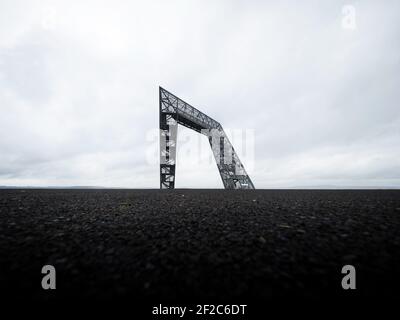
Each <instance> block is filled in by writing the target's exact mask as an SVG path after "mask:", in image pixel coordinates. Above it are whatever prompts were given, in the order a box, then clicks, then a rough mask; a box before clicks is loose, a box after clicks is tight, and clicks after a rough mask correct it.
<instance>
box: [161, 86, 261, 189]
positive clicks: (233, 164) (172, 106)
mask: <svg viewBox="0 0 400 320" xmlns="http://www.w3.org/2000/svg"><path fill="white" fill-rule="evenodd" d="M159 104H160V189H174V188H175V166H176V139H177V133H178V124H181V125H183V126H185V127H188V128H190V129H193V130H195V131H197V132H199V133H201V134H204V135H206V136H207V137H208V141H209V142H210V146H211V149H212V151H213V154H214V157H215V161H216V162H217V167H218V170H219V173H220V175H221V179H222V182H223V184H224V187H225V189H254V185H253V183H252V182H251V179H250V177H249V176H248V175H247V173H246V170H245V169H244V167H243V165H242V163H241V162H240V159H239V157H238V156H237V154H236V152H235V150H234V148H233V146H232V145H231V143H230V141H229V139H228V137H227V136H226V134H225V132H224V130H223V128H222V126H221V124H220V123H219V122H217V121H215V120H214V119H212V118H210V117H209V116H207V115H205V114H204V113H202V112H200V111H199V110H197V109H196V108H194V107H192V106H191V105H189V104H187V103H186V102H185V101H183V100H181V99H179V98H178V97H176V96H175V95H173V94H172V93H170V92H168V91H167V90H165V89H163V88H161V87H160V88H159Z"/></svg>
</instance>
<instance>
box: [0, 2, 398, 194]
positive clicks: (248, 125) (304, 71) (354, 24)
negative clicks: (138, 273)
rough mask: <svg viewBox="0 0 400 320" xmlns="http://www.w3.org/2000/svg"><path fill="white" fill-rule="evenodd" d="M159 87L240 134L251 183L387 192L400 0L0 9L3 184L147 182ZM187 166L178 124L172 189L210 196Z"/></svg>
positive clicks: (154, 167) (197, 150)
mask: <svg viewBox="0 0 400 320" xmlns="http://www.w3.org/2000/svg"><path fill="white" fill-rule="evenodd" d="M348 5H350V7H348ZM346 6H347V7H346ZM159 85H161V86H163V87H164V88H166V89H168V90H169V91H171V92H173V93H174V94H176V95H177V96H179V97H181V98H182V99H184V100H185V101H187V102H189V103H191V104H192V105H193V106H195V107H197V108H199V109H200V110H202V111H203V112H205V113H207V114H208V115H210V116H211V117H213V118H215V119H216V120H217V121H219V122H220V123H221V124H222V125H223V126H224V128H226V129H227V131H229V130H228V129H231V130H233V131H234V130H237V131H238V130H239V132H240V130H243V132H247V140H246V141H247V144H248V146H247V149H246V150H247V151H246V150H240V149H241V148H239V147H237V146H235V143H234V142H233V144H234V146H235V147H236V148H237V149H238V153H239V156H240V158H241V159H242V162H243V163H244V165H245V167H246V169H247V171H248V173H249V174H250V176H251V178H252V180H253V182H254V185H255V187H256V188H274V187H279V188H284V187H296V186H343V187H346V186H364V187H368V186H396V187H400V104H399V100H400V99H399V98H400V2H399V1H378V0H375V1H366V0H363V1H353V2H344V1H301V3H300V1H274V2H272V1H234V0H230V1H204V0H202V1H191V0H182V1H173V0H168V1H116V0H112V1H99V0H96V1H70V0H69V1H53V0H52V1H15V0H12V1H11V0H10V1H5V0H2V1H1V2H0V111H1V112H0V185H19V186H25V185H35V186H61V185H66V186H71V185H73V186H76V185H85V186H105V187H131V188H158V187H159V167H158V166H159V162H158V161H159V160H158V133H157V128H158V121H159V116H158V86H159ZM249 137H250V138H249ZM194 145H195V147H193V146H194ZM249 150H250V151H249ZM200 158H201V159H205V158H207V159H212V158H211V150H210V148H209V147H208V146H207V139H206V137H205V136H200V135H198V134H197V133H195V132H192V131H190V130H188V129H186V128H183V127H180V128H179V141H178V160H177V175H176V187H210V188H212V187H217V188H221V187H222V182H221V180H220V177H219V175H218V171H217V168H216V165H215V163H214V162H212V161H200V162H201V163H199V159H200Z"/></svg>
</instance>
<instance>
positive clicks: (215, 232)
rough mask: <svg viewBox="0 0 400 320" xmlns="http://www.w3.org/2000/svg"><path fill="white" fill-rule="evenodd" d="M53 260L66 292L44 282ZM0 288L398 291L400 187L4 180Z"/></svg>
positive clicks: (236, 295)
mask: <svg viewBox="0 0 400 320" xmlns="http://www.w3.org/2000/svg"><path fill="white" fill-rule="evenodd" d="M45 264H51V265H54V266H55V268H56V270H57V289H56V290H53V291H51V290H50V291H49V290H47V291H45V290H43V289H41V285H40V283H41V279H42V274H41V268H42V266H43V265H45ZM346 264H351V265H354V266H355V267H356V270H357V278H356V279H357V289H356V290H353V291H350V290H343V289H342V288H341V279H342V277H343V275H342V274H341V269H342V267H343V266H344V265H346ZM0 288H1V290H2V293H3V294H4V293H6V294H7V297H8V298H10V299H13V298H18V299H35V300H38V301H41V300H47V299H50V300H51V299H60V298H63V299H68V298H71V299H72V298H73V299H76V298H82V299H86V298H90V299H96V300H97V299H120V298H122V299H123V298H126V297H133V296H135V297H142V298H147V299H150V300H151V299H152V301H154V302H157V303H158V302H159V301H160V302H161V301H183V300H185V301H186V300H190V301H194V302H196V301H203V300H207V299H208V300H207V301H209V303H213V302H212V301H233V300H235V299H236V301H238V302H241V301H243V300H246V301H248V300H250V299H258V300H260V301H261V300H268V299H279V298H287V297H302V299H315V300H322V299H325V298H328V297H329V298H332V297H333V298H342V297H346V296H350V295H353V296H357V297H374V296H379V297H385V296H386V297H394V298H395V297H397V298H399V297H400V191H395V190H386V191H375V190H374V191H373V190H370V191H345V190H343V191H329V190H256V191H226V190H174V191H162V192H161V191H159V190H1V191H0ZM196 299H197V300H196Z"/></svg>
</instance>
